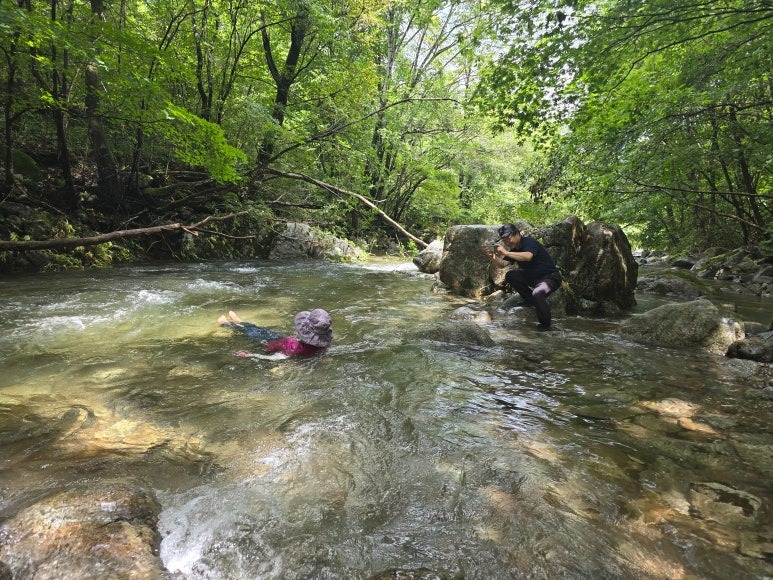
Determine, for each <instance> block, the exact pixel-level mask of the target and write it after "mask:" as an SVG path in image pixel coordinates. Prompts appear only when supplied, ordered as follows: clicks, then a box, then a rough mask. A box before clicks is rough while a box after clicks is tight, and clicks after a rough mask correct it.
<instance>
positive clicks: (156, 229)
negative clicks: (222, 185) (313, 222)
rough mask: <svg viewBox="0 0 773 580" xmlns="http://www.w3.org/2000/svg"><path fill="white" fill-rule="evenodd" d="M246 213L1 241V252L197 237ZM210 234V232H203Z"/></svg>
mask: <svg viewBox="0 0 773 580" xmlns="http://www.w3.org/2000/svg"><path fill="white" fill-rule="evenodd" d="M246 213H248V212H246V211H240V212H237V213H231V214H228V215H223V216H208V217H206V218H204V219H203V220H201V221H200V222H197V223H195V224H190V225H184V224H180V223H175V224H165V225H162V226H152V227H148V228H136V229H133V230H117V231H114V232H110V233H107V234H100V235H98V236H91V237H88V238H57V239H53V240H27V241H3V240H0V252H25V251H30V250H61V249H65V248H77V247H78V246H97V245H99V244H104V243H106V242H112V241H113V240H125V239H128V238H139V237H142V236H150V235H154V234H163V233H166V232H175V231H178V230H182V231H185V232H188V233H191V234H193V235H197V233H198V231H197V230H200V228H201V226H203V225H204V224H207V223H209V222H216V221H225V220H229V219H233V218H235V217H237V216H240V215H245V214H246ZM201 231H207V233H215V232H210V231H209V230H201Z"/></svg>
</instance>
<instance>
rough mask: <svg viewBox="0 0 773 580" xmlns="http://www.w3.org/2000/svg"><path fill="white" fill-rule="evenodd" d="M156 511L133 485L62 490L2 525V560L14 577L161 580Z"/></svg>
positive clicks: (149, 498)
mask: <svg viewBox="0 0 773 580" xmlns="http://www.w3.org/2000/svg"><path fill="white" fill-rule="evenodd" d="M160 511H161V506H160V505H159V503H158V502H157V501H156V499H155V497H153V495H152V494H151V493H150V492H149V491H148V490H146V489H144V488H143V487H142V486H140V485H138V484H134V483H128V482H118V481H113V482H102V483H95V484H84V485H80V486H77V487H73V488H71V489H68V490H65V491H60V492H58V493H55V494H53V495H51V496H49V497H46V498H44V499H42V500H40V501H38V502H37V503H34V504H32V505H31V506H29V507H27V508H25V509H23V510H21V511H20V512H18V513H17V514H16V515H15V516H13V517H11V518H10V519H8V520H6V521H5V522H4V523H3V525H2V527H0V561H2V562H4V563H5V565H6V566H7V568H9V569H10V570H11V571H12V573H13V577H14V578H37V579H39V580H45V579H48V578H50V579H52V580H53V579H59V578H162V577H164V576H165V575H166V574H168V572H167V571H166V569H165V568H164V565H163V563H162V562H161V558H159V556H158V553H159V547H160V544H161V536H160V534H159V532H158V530H157V528H156V524H157V521H158V514H159V513H160Z"/></svg>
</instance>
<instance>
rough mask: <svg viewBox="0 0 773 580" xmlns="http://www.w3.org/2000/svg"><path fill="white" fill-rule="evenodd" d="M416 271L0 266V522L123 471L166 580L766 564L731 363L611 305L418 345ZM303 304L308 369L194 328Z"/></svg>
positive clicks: (760, 489) (756, 573)
mask: <svg viewBox="0 0 773 580" xmlns="http://www.w3.org/2000/svg"><path fill="white" fill-rule="evenodd" d="M430 287H431V281H430V280H429V279H428V278H426V277H423V276H419V275H416V274H415V273H413V272H412V270H411V269H410V268H405V267H403V266H398V265H396V264H393V263H389V262H374V263H372V264H369V265H365V266H362V265H360V266H347V265H330V264H317V263H309V262H304V263H299V264H292V265H289V266H288V265H283V266H279V265H276V264H273V263H240V264H233V263H226V264H209V265H198V266H180V265H172V266H166V267H165V266H153V267H133V268H117V269H114V270H110V271H104V272H86V273H67V274H49V275H38V276H16V277H13V278H4V279H3V280H2V281H0V293H2V298H3V300H2V303H0V351H2V353H3V358H2V361H1V362H0V450H1V451H0V457H2V466H3V470H2V472H0V488H1V489H2V490H3V495H2V503H0V517H7V516H9V515H12V514H13V513H14V512H15V511H16V510H17V509H18V507H19V506H20V505H24V504H25V502H26V503H28V502H29V501H31V499H33V498H34V497H36V495H38V494H39V492H40V490H43V489H50V488H55V487H60V486H65V485H67V484H68V483H69V482H72V481H75V480H83V479H93V480H98V479H100V478H103V477H115V476H119V477H120V476H128V475H136V474H138V473H139V474H141V476H142V477H143V478H144V479H145V480H146V481H147V482H148V483H149V485H151V486H152V487H153V488H154V489H155V490H156V492H157V494H158V496H159V499H160V500H161V503H162V505H163V507H164V511H163V512H162V514H161V521H160V524H159V525H160V528H161V532H162V534H163V536H164V541H163V544H162V557H163V560H164V563H165V564H166V566H167V567H168V568H169V569H170V570H172V571H179V572H180V573H182V574H183V575H184V576H185V577H188V578H282V579H285V578H312V577H313V578H368V577H369V576H371V575H374V574H376V573H379V572H382V571H385V570H392V569H399V570H418V569H427V570H432V571H434V572H435V573H436V574H437V575H438V576H447V577H459V578H461V577H464V578H481V579H491V578H512V577H534V578H555V577H582V578H600V577H607V578H629V577H631V578H633V577H636V578H701V577H706V578H708V577H716V578H730V577H733V578H745V577H748V578H759V577H765V576H766V575H767V576H769V575H771V574H773V570H772V569H771V566H770V564H769V561H770V558H771V553H772V552H773V548H772V546H773V533H771V527H770V523H771V521H770V517H771V516H770V511H769V506H768V502H769V500H770V497H771V496H770V491H771V490H770V484H769V481H770V476H771V467H772V466H773V459H772V458H771V449H773V447H771V444H772V443H773V439H772V438H771V434H770V419H771V405H770V403H769V402H767V401H765V400H763V399H759V398H750V395H749V389H750V387H749V385H748V382H747V380H746V378H745V377H744V375H743V373H742V372H739V371H738V370H737V369H734V368H733V367H732V366H728V363H727V361H725V360H724V359H722V358H721V357H714V356H711V355H706V354H702V353H690V352H680V351H674V350H667V349H652V348H644V347H640V346H636V345H634V344H630V343H626V342H623V341H621V340H619V339H618V338H617V337H616V334H615V329H616V324H617V323H616V322H615V321H613V320H587V319H574V318H560V317H559V318H558V320H557V326H558V330H557V331H555V332H552V333H537V332H536V331H533V330H531V326H530V325H528V324H527V325H524V327H523V328H518V327H517V325H513V324H512V323H510V324H507V325H504V324H502V319H501V318H499V319H497V320H495V322H494V324H493V325H491V326H490V327H489V331H490V333H491V335H492V337H494V339H495V341H496V346H494V347H491V348H481V347H473V346H468V347H465V346H460V345H453V344H446V343H441V342H433V341H428V340H421V339H417V338H415V336H414V332H415V329H416V328H417V326H418V325H426V324H432V323H433V322H440V321H444V320H447V318H448V316H449V314H450V312H451V311H452V310H453V309H454V308H456V307H458V306H459V305H460V304H462V302H461V301H459V300H456V299H451V298H448V297H443V296H437V295H434V294H432V293H431V292H430ZM313 307H321V308H325V309H326V310H328V311H329V312H330V313H331V315H332V317H333V320H334V331H335V341H334V344H333V346H332V347H331V349H330V351H329V352H328V353H327V354H326V355H324V356H323V357H320V358H316V359H310V360H300V361H299V360H289V361H268V360H250V359H240V358H237V357H235V356H234V354H233V353H234V351H236V350H240V349H242V348H247V347H248V346H249V345H248V344H247V343H245V339H244V338H243V337H237V336H231V335H230V334H229V333H228V332H226V331H224V330H222V329H220V328H218V327H217V326H216V324H215V320H216V318H217V316H218V315H220V314H222V313H223V312H225V311H227V310H235V311H236V312H238V313H239V314H240V315H241V316H242V317H243V318H244V319H246V320H252V321H256V322H260V323H262V324H264V325H267V326H272V327H275V328H277V329H279V330H286V331H288V332H289V330H290V328H291V323H292V316H293V315H294V313H295V312H297V311H298V310H301V309H308V308H313ZM500 316H504V315H500ZM508 316H511V317H512V316H518V314H509V315H508ZM749 497H751V498H759V499H760V500H761V504H760V506H761V507H760V506H758V505H757V504H753V502H752V504H753V506H752V509H749V508H748V506H745V505H744V506H741V504H742V503H743V502H741V501H740V500H743V499H745V498H749ZM739 498H740V500H739ZM750 505H751V504H750ZM766 557H767V558H768V560H767V561H766Z"/></svg>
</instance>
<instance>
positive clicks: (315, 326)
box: [295, 308, 333, 348]
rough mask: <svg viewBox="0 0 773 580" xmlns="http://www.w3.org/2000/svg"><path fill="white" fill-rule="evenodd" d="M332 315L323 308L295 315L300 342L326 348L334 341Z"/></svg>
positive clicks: (296, 331) (296, 332) (296, 330)
mask: <svg viewBox="0 0 773 580" xmlns="http://www.w3.org/2000/svg"><path fill="white" fill-rule="evenodd" d="M331 325H332V321H331V320H330V315H329V314H328V313H327V312H325V311H324V310H322V309H321V308H315V309H314V310H311V311H309V310H304V311H303V312H299V313H298V314H296V315H295V335H296V336H297V337H298V340H299V341H300V342H303V343H305V344H310V345H311V346H318V347H323V348H324V347H326V346H329V345H330V343H331V342H332V341H333V328H332V326H331Z"/></svg>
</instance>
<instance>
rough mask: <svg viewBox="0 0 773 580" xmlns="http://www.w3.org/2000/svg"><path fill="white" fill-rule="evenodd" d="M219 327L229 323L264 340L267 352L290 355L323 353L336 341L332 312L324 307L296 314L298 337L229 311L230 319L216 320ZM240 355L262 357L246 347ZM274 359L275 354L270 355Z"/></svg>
mask: <svg viewBox="0 0 773 580" xmlns="http://www.w3.org/2000/svg"><path fill="white" fill-rule="evenodd" d="M217 322H218V323H219V324H220V326H226V327H228V328H230V329H231V330H233V331H234V332H241V333H242V334H245V335H247V336H248V337H249V338H251V339H252V340H254V341H255V342H258V343H265V344H264V345H263V350H264V351H265V352H267V353H274V354H275V355H281V357H279V358H284V357H289V356H312V355H316V354H320V353H322V352H324V351H325V349H326V348H327V347H328V346H330V343H331V342H332V341H333V328H332V321H331V320H330V315H329V314H328V313H327V312H325V311H324V310H322V309H321V308H315V309H314V310H304V311H302V312H299V313H298V314H296V315H295V336H286V337H284V338H283V337H282V335H281V334H280V333H278V332H276V331H274V330H271V329H269V328H264V327H262V326H257V325H255V324H253V323H251V322H245V321H243V320H242V319H240V318H239V317H238V316H237V315H236V313H235V312H229V313H228V318H226V317H225V316H221V317H220V318H218V319H217ZM236 355H237V356H241V357H247V356H260V355H257V354H255V353H251V352H249V351H246V350H240V351H239V352H237V353H236ZM271 358H274V357H271Z"/></svg>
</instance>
